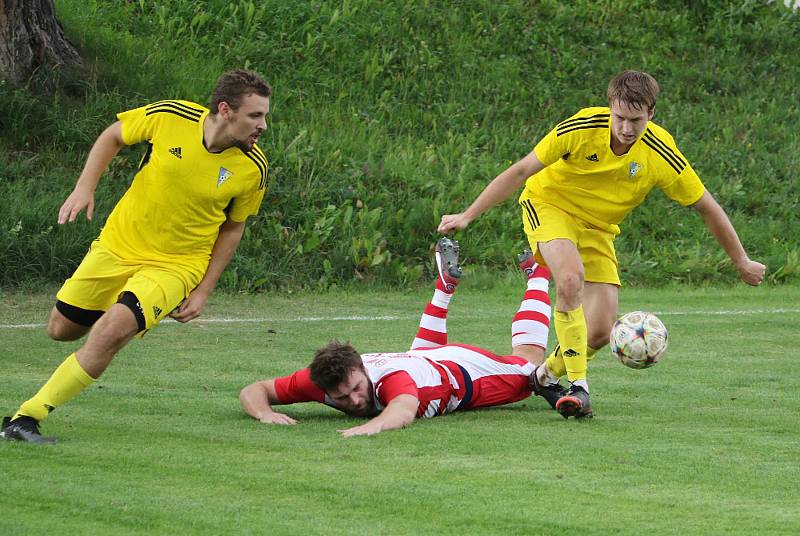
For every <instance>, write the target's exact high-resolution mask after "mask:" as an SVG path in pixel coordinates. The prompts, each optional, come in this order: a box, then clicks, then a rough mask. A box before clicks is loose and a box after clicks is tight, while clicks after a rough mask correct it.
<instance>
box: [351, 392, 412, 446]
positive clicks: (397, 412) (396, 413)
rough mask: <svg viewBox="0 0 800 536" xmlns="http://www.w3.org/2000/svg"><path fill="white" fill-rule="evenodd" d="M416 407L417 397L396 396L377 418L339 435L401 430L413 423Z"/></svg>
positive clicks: (372, 433)
mask: <svg viewBox="0 0 800 536" xmlns="http://www.w3.org/2000/svg"><path fill="white" fill-rule="evenodd" d="M417 407H419V399H418V398H417V397H415V396H413V395H398V396H397V397H395V398H393V399H392V400H391V402H389V403H388V404H387V405H386V408H384V410H383V411H382V412H381V414H380V415H378V416H377V417H375V418H373V419H370V420H369V421H368V422H366V423H364V424H362V425H360V426H354V427H353V428H348V429H346V430H339V433H340V434H342V437H352V436H358V435H375V434H378V433H380V432H385V431H386V430H395V429H397V428H402V427H404V426H408V425H409V424H411V423H412V422H414V417H416V416H417Z"/></svg>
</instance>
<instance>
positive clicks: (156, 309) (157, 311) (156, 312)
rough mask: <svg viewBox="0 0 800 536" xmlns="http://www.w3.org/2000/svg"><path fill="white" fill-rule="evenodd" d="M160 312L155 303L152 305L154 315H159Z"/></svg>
mask: <svg viewBox="0 0 800 536" xmlns="http://www.w3.org/2000/svg"><path fill="white" fill-rule="evenodd" d="M161 312H162V311H161V307H158V306H157V305H154V306H153V315H155V317H156V318H158V317H159V316H161Z"/></svg>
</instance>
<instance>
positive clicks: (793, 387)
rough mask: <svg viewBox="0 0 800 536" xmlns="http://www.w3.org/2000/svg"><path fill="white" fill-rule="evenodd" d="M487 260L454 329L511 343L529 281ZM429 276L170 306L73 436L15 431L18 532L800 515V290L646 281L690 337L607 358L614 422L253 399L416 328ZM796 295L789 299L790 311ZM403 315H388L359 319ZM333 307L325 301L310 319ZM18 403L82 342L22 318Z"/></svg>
mask: <svg viewBox="0 0 800 536" xmlns="http://www.w3.org/2000/svg"><path fill="white" fill-rule="evenodd" d="M480 286H481V285H480V284H479V282H476V280H475V279H470V278H467V279H465V281H464V283H463V284H462V286H461V288H460V289H459V294H458V295H457V296H456V297H455V299H454V301H453V303H452V306H451V313H450V318H449V328H450V329H449V330H450V334H451V340H453V341H461V342H469V343H476V344H479V345H481V346H484V347H487V348H489V349H492V350H494V351H497V352H501V353H503V352H507V351H508V349H509V342H508V341H509V321H510V318H511V316H512V315H513V312H514V310H515V307H516V303H517V300H518V299H519V297H520V290H521V289H520V288H519V287H520V285H519V281H518V280H517V281H515V282H512V281H511V280H508V281H507V282H504V283H502V284H498V285H496V286H495V288H494V289H493V290H485V289H481V288H479V287H480ZM428 297H429V293H428V291H427V290H424V291H423V290H419V291H413V292H404V291H394V292H380V293H378V292H366V293H345V292H331V293H322V294H312V293H292V294H289V293H274V294H263V295H256V296H253V295H250V296H241V295H240V296H230V295H220V294H218V295H215V296H214V297H213V298H212V300H211V303H210V304H209V307H208V310H207V311H206V314H205V315H204V316H205V318H206V319H220V318H234V319H250V320H253V319H255V320H257V321H254V322H240V323H222V322H210V321H206V322H203V321H198V322H194V323H192V324H189V325H178V324H175V323H165V324H164V325H162V326H159V327H158V329H156V330H154V331H152V332H151V333H149V334H148V335H147V336H146V337H145V338H144V339H143V340H141V341H135V342H133V343H132V344H131V345H129V347H127V348H126V349H124V350H123V351H122V352H121V353H120V354H119V355H118V356H117V358H116V359H115V361H114V363H113V364H112V365H111V367H110V369H109V370H108V371H107V373H106V375H104V376H103V377H102V378H101V379H100V381H98V383H97V384H96V385H95V386H94V387H92V388H90V389H88V390H87V391H86V392H84V393H82V394H81V395H80V396H79V397H78V398H77V399H75V400H74V401H72V402H71V403H69V404H67V405H65V406H64V407H62V408H59V409H58V410H57V411H56V412H55V413H53V415H52V416H51V417H50V418H49V419H48V420H47V421H46V422H45V426H44V429H45V432H46V433H48V434H53V435H56V436H58V437H59V438H60V442H59V443H58V444H57V445H54V446H47V447H37V446H31V445H25V444H16V443H0V450H1V451H2V453H1V455H0V470H2V473H3V475H4V483H3V486H2V488H0V510H2V512H3V514H2V520H0V526H2V527H3V530H4V532H5V533H8V534H176V533H179V534H191V533H194V534H221V533H224V534H263V533H268V534H415V535H416V534H431V535H438V534H553V533H567V532H574V533H580V534H597V535H606V534H637V535H638V534H647V533H650V534H680V535H684V534H702V535H707V534H720V535H721V534H725V535H730V534H747V535H749V534H756V533H757V534H796V533H797V532H798V531H800V513H798V510H797V508H796V500H797V497H798V496H799V495H800V484H798V482H800V469H798V465H797V460H798V459H800V446H798V445H800V442H798V430H800V397H798V394H797V393H798V392H799V391H800V379H798V375H797V373H796V366H795V364H796V356H795V355H794V354H795V352H794V349H795V348H797V347H798V346H800V334H799V332H798V331H797V329H796V326H797V323H798V321H800V309H798V307H797V304H798V303H800V288H797V287H780V288H776V287H763V288H758V289H750V288H744V287H735V288H706V289H686V288H684V287H678V286H675V287H672V288H668V289H662V290H647V291H644V290H637V289H625V290H623V293H622V303H621V310H622V311H627V310H633V309H648V310H654V311H656V312H658V313H659V315H660V317H661V318H662V319H663V320H664V321H665V323H666V325H667V326H668V328H669V329H670V336H671V338H670V347H669V349H668V352H667V354H666V355H665V357H664V358H663V360H662V362H661V363H659V364H658V366H656V367H654V368H652V369H648V370H644V371H636V370H630V369H626V368H624V367H622V366H621V365H619V364H618V363H616V362H615V361H614V360H613V358H611V356H610V354H609V353H608V351H607V350H604V351H603V352H601V354H600V355H599V356H598V358H597V359H596V361H595V362H593V364H592V368H591V379H592V389H593V390H592V396H593V404H594V406H595V409H596V418H595V419H594V420H593V421H592V422H585V423H581V422H574V421H564V420H563V419H561V418H560V417H558V416H557V415H556V414H555V413H554V412H552V411H551V410H549V409H548V408H547V407H546V405H545V403H544V402H543V401H542V400H540V399H529V400H526V401H523V402H521V403H518V404H515V405H512V406H509V407H505V408H500V409H490V410H485V411H476V412H467V413H462V414H455V415H449V416H445V417H441V418H436V419H431V420H424V421H417V422H415V423H414V425H413V426H411V427H409V428H407V429H405V430H401V431H396V432H387V433H384V434H380V435H378V436H375V437H361V438H351V439H348V440H345V439H342V438H341V437H340V436H339V435H338V434H337V432H336V430H337V429H340V428H346V427H349V426H353V425H354V424H355V423H356V422H358V421H357V420H354V419H351V418H348V417H346V416H343V415H341V414H339V413H337V412H335V411H332V410H330V409H328V408H325V407H323V406H320V405H316V404H305V405H297V406H292V407H287V408H285V411H286V412H287V413H289V414H291V415H292V416H294V417H296V418H297V419H299V420H300V424H299V425H298V426H295V427H277V426H274V427H271V426H266V425H261V424H259V423H257V422H256V421H254V420H252V419H250V418H248V417H246V416H244V414H243V412H242V411H241V409H240V408H239V404H238V400H237V395H238V391H239V389H240V388H241V387H243V386H244V385H246V384H248V383H250V382H252V381H255V380H257V379H262V378H266V377H271V376H275V375H282V374H286V373H289V372H291V371H293V370H295V369H296V368H299V367H302V366H304V365H305V364H307V362H308V361H309V359H310V355H311V353H312V352H313V350H314V349H316V348H317V347H318V346H319V345H321V344H324V343H325V342H327V340H328V339H329V338H330V337H332V336H337V337H339V338H342V339H349V340H351V341H352V342H353V343H354V344H355V345H356V347H358V348H359V349H361V350H362V351H378V350H384V351H392V350H403V349H405V348H407V347H408V344H409V343H410V341H411V339H412V337H413V335H414V333H415V330H416V323H417V320H418V315H419V313H420V311H421V309H422V306H423V305H424V303H425V302H426V300H427V299H428ZM51 300H52V297H51V296H48V295H42V294H40V295H33V296H31V295H28V294H22V293H5V294H4V295H2V296H0V324H20V323H31V322H42V321H43V319H44V318H45V316H46V313H47V311H48V309H49V307H50V303H51ZM781 310H783V312H780V311H781ZM349 316H383V317H390V318H386V319H383V320H371V321H364V320H345V319H339V320H336V319H335V318H337V317H338V318H342V317H349ZM310 317H314V318H310ZM0 337H2V341H3V344H2V347H0V369H2V370H3V389H2V391H0V406H2V407H3V408H5V411H11V410H12V409H13V408H15V407H16V406H17V405H18V404H19V403H20V402H21V401H22V400H24V399H25V398H27V397H28V396H30V395H31V394H32V393H33V392H34V391H35V390H36V389H37V388H38V387H39V385H40V384H41V383H42V382H43V381H44V380H45V379H46V377H47V376H48V375H49V374H50V373H51V371H52V369H53V368H54V367H55V366H57V364H58V363H59V362H60V361H61V360H62V359H63V358H64V356H65V355H66V354H67V353H68V352H69V351H71V350H72V349H74V348H76V347H77V345H76V344H74V343H68V344H62V343H55V342H52V341H50V340H48V339H47V338H46V335H45V334H44V331H43V329H41V328H28V329H12V328H7V327H2V328H0Z"/></svg>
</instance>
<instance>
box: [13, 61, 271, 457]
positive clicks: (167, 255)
mask: <svg viewBox="0 0 800 536" xmlns="http://www.w3.org/2000/svg"><path fill="white" fill-rule="evenodd" d="M270 95H272V88H271V87H270V86H269V84H267V83H266V82H265V81H264V80H263V79H262V78H261V77H260V76H258V75H257V74H256V73H253V72H251V71H232V72H229V73H225V74H223V75H222V76H221V77H220V78H219V80H217V84H216V87H215V88H214V93H213V95H212V99H211V109H210V110H209V109H207V108H205V107H204V106H201V105H199V104H195V103H193V102H188V101H181V100H164V101H159V102H156V103H153V104H150V105H148V106H143V107H141V108H136V109H134V110H129V111H126V112H122V113H120V114H118V115H117V117H118V119H119V120H118V121H116V122H114V123H113V124H112V125H111V126H109V127H108V128H106V129H105V130H104V131H103V132H102V133H101V134H100V136H99V137H98V138H97V141H96V142H95V144H94V146H93V147H92V150H91V151H90V152H89V156H88V158H87V160H86V166H85V167H84V169H83V172H82V173H81V175H80V177H79V178H78V182H77V184H76V185H75V189H74V190H73V192H72V193H71V194H70V195H69V197H67V199H66V201H64V204H63V205H62V206H61V210H60V211H59V213H58V223H59V224H63V223H66V222H68V221H69V222H72V221H75V218H76V217H77V216H78V214H79V213H80V212H82V211H83V210H86V217H87V218H88V219H91V218H92V211H93V209H94V191H95V188H96V187H97V184H98V182H99V181H100V176H101V175H102V174H103V172H104V171H105V170H106V168H107V167H108V165H109V163H110V162H111V161H112V160H113V159H114V157H115V156H116V155H117V153H118V152H119V151H120V149H122V147H123V146H125V145H133V144H137V143H143V142H146V143H147V144H148V149H147V152H146V153H145V155H144V157H143V158H142V161H141V163H140V165H139V171H138V173H137V174H136V176H135V177H134V179H133V182H132V184H131V186H130V188H128V191H127V192H125V195H124V196H123V197H122V199H120V200H119V202H118V203H117V205H116V206H115V207H114V210H113V211H112V212H111V215H110V216H109V217H108V221H107V222H106V224H105V226H104V227H103V230H102V232H101V233H100V237H99V238H98V239H97V240H95V241H94V242H93V243H92V245H91V247H90V249H89V252H88V253H87V254H86V257H84V259H83V261H82V262H81V264H80V266H78V268H77V270H76V271H75V273H74V274H73V275H72V277H71V278H69V279H67V281H66V282H65V283H64V285H63V286H62V287H61V290H59V291H58V295H57V296H56V299H57V301H56V305H55V307H54V308H53V310H52V311H51V313H50V319H49V321H48V324H47V333H48V335H50V337H52V338H53V339H55V340H59V341H74V340H77V339H80V338H81V337H83V336H84V335H86V334H87V333H88V334H89V336H88V337H87V339H86V342H85V344H84V345H83V346H81V347H80V348H79V349H78V350H77V351H75V353H72V354H70V355H69V356H68V357H67V358H66V359H65V360H64V362H63V363H62V364H61V365H60V366H59V367H58V368H57V369H56V370H55V372H54V373H53V375H52V376H50V379H49V380H48V381H47V382H46V383H45V384H44V386H43V387H42V388H41V389H40V390H39V392H37V393H36V395H34V396H33V398H31V399H29V400H27V401H26V402H24V403H23V404H22V406H20V408H19V409H18V410H17V412H16V414H15V415H14V416H13V419H11V418H9V417H5V418H4V419H3V428H2V431H1V432H0V436H1V437H3V438H5V439H9V440H18V441H29V442H34V443H52V442H54V441H55V440H54V439H53V438H48V437H44V436H42V435H41V434H40V433H39V423H40V422H41V421H42V420H43V419H45V418H46V417H47V416H48V414H49V413H50V412H51V411H52V410H53V409H54V408H57V407H58V406H61V405H62V404H64V403H66V402H67V401H69V400H70V399H71V398H72V397H74V396H75V395H77V394H78V393H79V392H81V391H82V390H83V389H84V388H86V387H88V386H89V385H91V384H92V383H93V382H94V381H95V380H96V379H97V378H99V377H100V375H101V374H102V373H103V371H104V370H105V369H106V367H107V366H108V365H109V363H111V360H112V359H113V358H114V356H115V355H116V354H117V352H119V351H120V350H121V349H122V348H123V347H124V346H125V345H126V344H128V342H129V341H130V340H131V339H132V338H133V337H134V336H136V335H137V334H139V335H142V334H144V333H145V332H146V331H147V330H149V329H152V328H153V327H155V326H156V325H157V324H158V323H159V322H160V321H161V320H163V319H164V317H166V316H167V315H169V316H171V317H173V318H174V319H175V320H178V321H180V322H188V321H189V320H192V319H193V318H196V317H198V316H199V315H200V313H201V312H202V310H203V308H204V307H205V304H206V301H207V300H208V297H209V296H210V295H211V292H212V291H213V290H214V287H215V285H216V284H217V280H218V279H219V276H220V275H221V274H222V271H223V270H224V269H225V266H227V264H228V262H229V261H230V259H231V257H232V256H233V253H234V251H235V250H236V248H237V247H238V245H239V241H240V240H241V238H242V233H243V232H244V225H245V221H246V220H247V218H248V217H249V216H252V215H253V214H256V213H257V212H258V209H259V207H260V206H261V200H262V198H263V197H264V191H265V188H266V179H267V159H266V157H265V156H264V153H263V152H262V151H261V149H259V148H258V146H257V145H256V141H258V136H259V134H260V133H261V132H262V131H264V129H266V115H267V113H268V112H269V97H270Z"/></svg>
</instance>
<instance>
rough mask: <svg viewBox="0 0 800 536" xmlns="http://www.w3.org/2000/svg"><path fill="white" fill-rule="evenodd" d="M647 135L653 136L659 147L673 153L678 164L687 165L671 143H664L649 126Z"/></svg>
mask: <svg viewBox="0 0 800 536" xmlns="http://www.w3.org/2000/svg"><path fill="white" fill-rule="evenodd" d="M645 136H650V137H652V138H653V142H654V143H655V144H656V145H658V146H659V147H661V148H662V149H664V151H665V152H668V153H669V154H671V155H672V156H673V157H674V158H675V163H676V164H678V165H681V166H683V167H686V161H685V160H684V159H683V158H681V157H680V156H678V154H677V153H676V152H675V151H673V150H672V148H671V147H670V146H669V145H667V144H666V143H664V142H663V141H662V140H660V139H659V138H658V137H657V136H656V135H655V134H653V132H652V131H651V130H650V129H649V128H648V129H647V132H646V133H645Z"/></svg>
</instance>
